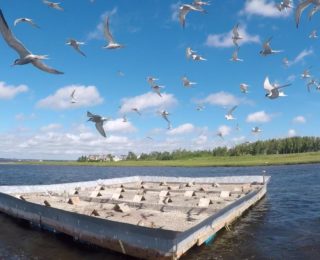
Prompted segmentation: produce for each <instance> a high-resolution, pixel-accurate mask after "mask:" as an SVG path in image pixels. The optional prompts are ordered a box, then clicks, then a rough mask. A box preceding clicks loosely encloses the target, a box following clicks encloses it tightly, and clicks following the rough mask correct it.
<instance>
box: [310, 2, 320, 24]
mask: <svg viewBox="0 0 320 260" xmlns="http://www.w3.org/2000/svg"><path fill="white" fill-rule="evenodd" d="M319 10H320V5H316V6H314V7H313V8H312V9H311V11H310V12H309V14H308V18H309V21H310V20H311V18H312V16H314V15H315V13H316V12H318V11H319Z"/></svg>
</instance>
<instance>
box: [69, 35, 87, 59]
mask: <svg viewBox="0 0 320 260" xmlns="http://www.w3.org/2000/svg"><path fill="white" fill-rule="evenodd" d="M66 44H67V45H70V46H71V47H73V48H74V49H75V50H76V51H77V52H79V53H80V54H81V55H82V56H84V57H86V55H85V54H84V52H82V51H81V50H80V45H84V44H85V43H84V42H78V41H76V40H75V39H69V40H68V41H67V42H66Z"/></svg>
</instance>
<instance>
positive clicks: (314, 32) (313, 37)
mask: <svg viewBox="0 0 320 260" xmlns="http://www.w3.org/2000/svg"><path fill="white" fill-rule="evenodd" d="M309 38H310V39H317V38H318V34H317V30H313V31H312V32H311V33H310V34H309Z"/></svg>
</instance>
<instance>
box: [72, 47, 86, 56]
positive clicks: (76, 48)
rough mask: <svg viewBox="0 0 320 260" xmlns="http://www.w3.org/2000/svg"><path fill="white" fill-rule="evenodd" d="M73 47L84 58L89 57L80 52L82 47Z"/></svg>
mask: <svg viewBox="0 0 320 260" xmlns="http://www.w3.org/2000/svg"><path fill="white" fill-rule="evenodd" d="M72 47H73V48H74V49H75V50H76V51H77V52H79V53H80V54H81V55H82V56H84V57H87V55H86V54H85V53H84V52H83V51H81V50H80V47H79V45H78V44H76V45H73V46H72Z"/></svg>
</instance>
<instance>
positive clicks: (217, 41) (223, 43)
mask: <svg viewBox="0 0 320 260" xmlns="http://www.w3.org/2000/svg"><path fill="white" fill-rule="evenodd" d="M239 34H240V35H241V36H242V37H243V39H242V40H239V41H238V44H239V45H243V44H245V43H260V37H259V35H250V34H249V33H248V32H247V31H246V26H240V27H239ZM205 44H206V45H207V46H209V47H218V48H225V47H234V44H233V41H232V30H231V31H230V32H227V33H222V34H209V35H208V37H207V40H206V43H205Z"/></svg>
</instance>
